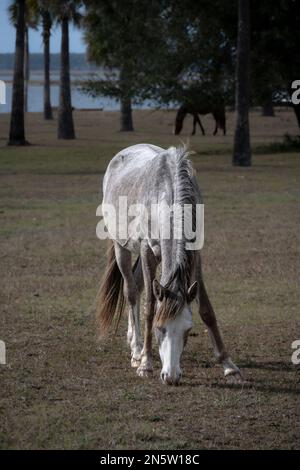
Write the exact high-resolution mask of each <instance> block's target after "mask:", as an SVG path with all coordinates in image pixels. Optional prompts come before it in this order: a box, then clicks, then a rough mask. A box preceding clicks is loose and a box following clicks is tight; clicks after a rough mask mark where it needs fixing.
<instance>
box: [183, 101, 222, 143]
mask: <svg viewBox="0 0 300 470" xmlns="http://www.w3.org/2000/svg"><path fill="white" fill-rule="evenodd" d="M209 113H211V114H212V115H213V117H214V119H215V121H216V126H215V130H214V135H216V133H217V132H218V128H219V127H220V129H222V130H223V133H224V135H226V116H225V106H224V105H223V104H220V105H216V106H210V105H206V106H197V105H194V104H188V103H184V104H182V105H181V106H180V108H179V109H178V111H177V114H176V121H175V134H176V135H178V134H180V132H181V129H182V126H183V121H184V118H185V116H186V115H187V114H192V116H193V117H194V120H193V132H192V135H194V134H195V133H196V124H197V123H198V124H199V126H200V129H201V131H202V135H205V130H204V127H203V126H202V123H201V121H200V118H199V114H209Z"/></svg>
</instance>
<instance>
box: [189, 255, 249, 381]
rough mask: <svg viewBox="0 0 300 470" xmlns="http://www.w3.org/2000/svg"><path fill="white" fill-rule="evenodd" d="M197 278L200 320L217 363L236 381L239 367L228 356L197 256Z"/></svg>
mask: <svg viewBox="0 0 300 470" xmlns="http://www.w3.org/2000/svg"><path fill="white" fill-rule="evenodd" d="M198 264H199V265H198V268H197V270H198V272H197V274H198V275H197V278H198V283H199V290H198V300H199V313H200V317H201V319H202V321H203V322H204V324H205V325H206V326H207V329H208V332H209V336H210V338H211V341H212V345H213V349H214V355H215V358H216V360H217V362H218V363H219V364H221V365H222V367H223V370H224V376H225V377H229V376H230V377H234V378H235V379H236V380H237V381H240V380H241V379H242V375H241V372H240V370H239V368H238V367H237V366H236V365H235V364H234V362H233V361H232V360H231V358H230V357H229V355H228V353H227V351H226V349H225V346H224V343H223V339H222V336H221V333H220V330H219V327H218V324H217V319H216V315H215V312H214V309H213V307H212V305H211V303H210V300H209V297H208V295H207V292H206V288H205V285H204V282H203V278H202V273H201V261H200V256H199V263H198Z"/></svg>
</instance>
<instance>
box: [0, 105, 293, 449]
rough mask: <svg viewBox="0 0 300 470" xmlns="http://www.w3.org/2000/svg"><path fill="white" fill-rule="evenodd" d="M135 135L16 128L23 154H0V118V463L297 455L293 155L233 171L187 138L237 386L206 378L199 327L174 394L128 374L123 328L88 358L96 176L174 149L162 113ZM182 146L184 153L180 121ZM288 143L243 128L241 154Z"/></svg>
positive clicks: (96, 248) (213, 141)
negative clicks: (125, 158) (89, 454)
mask: <svg viewBox="0 0 300 470" xmlns="http://www.w3.org/2000/svg"><path fill="white" fill-rule="evenodd" d="M134 120H135V125H136V132H135V133H128V134H127V133H119V132H118V131H117V130H118V115H117V114H116V113H112V112H110V113H109V112H85V113H84V112H76V113H75V124H76V130H77V136H78V139H77V140H76V141H70V142H62V141H58V140H57V139H56V122H55V121H54V122H50V123H45V122H44V121H42V119H41V116H40V115H38V114H37V115H29V116H28V119H27V127H28V139H29V140H30V142H31V143H32V144H34V145H31V146H29V147H25V148H13V147H11V148H9V147H6V145H5V144H6V139H7V130H8V116H6V115H0V126H1V127H0V182H1V183H0V198H1V205H0V220H1V225H0V244H1V251H0V258H1V263H0V275H1V290H0V302H1V304H0V308H1V316H0V339H1V340H3V341H5V343H6V348H7V365H0V448H3V449H7V448H30V449H31V448H41V449H45V448H67V449H74V448H81V449H88V448H113V449H127V448H130V449H132V448H144V449H191V448H196V449H200V448H205V449H210V448H211V449H215V448H224V449H233V448H235V449H244V448H247V449H253V448H261V449H266V448H290V449H291V448H294V449H296V448H298V449H299V448H300V399H299V398H300V378H299V375H300V370H299V366H295V365H293V364H292V363H291V354H292V349H291V343H292V342H293V341H294V340H296V339H300V315H299V274H300V272H299V271H300V269H299V268H300V265H299V226H300V213H299V198H300V190H299V188H300V185H299V177H300V155H299V154H297V153H285V154H281V153H277V154H256V153H255V154H254V157H253V167H252V168H246V169H241V168H233V167H232V166H231V155H230V152H231V146H232V137H233V128H234V116H233V115H232V114H229V116H228V135H227V136H226V137H223V136H221V135H220V136H217V137H212V135H211V133H212V130H213V122H212V120H211V119H210V118H204V119H203V124H204V127H205V128H206V130H207V134H208V135H207V136H205V137H202V136H200V135H196V136H195V137H193V138H190V145H191V148H192V149H193V150H194V151H195V154H194V156H193V162H194V166H195V167H196V169H197V171H198V178H199V182H200V185H201V187H202V190H203V195H204V202H205V245H204V250H203V265H204V266H203V267H204V274H205V279H206V284H207V287H208V291H209V293H210V297H211V300H212V302H213V304H214V306H215V309H216V311H217V315H218V318H219V322H220V325H221V328H222V331H223V334H224V338H225V341H226V343H227V345H228V349H229V350H230V351H231V353H232V357H233V359H234V360H235V361H236V362H237V363H238V364H239V365H240V367H241V368H242V371H243V374H244V376H245V378H246V382H245V384H236V385H234V384H228V383H226V381H225V380H224V379H223V377H222V371H221V369H220V367H219V366H217V365H215V364H214V361H213V357H212V350H211V345H210V342H209V339H208V335H207V332H206V330H205V328H204V325H203V324H202V323H201V322H200V319H199V318H198V314H197V312H196V311H195V313H194V321H195V325H194V328H193V333H192V335H191V336H190V338H189V341H188V345H187V348H186V351H185V353H184V357H183V362H182V366H183V372H184V376H183V380H182V385H181V386H180V387H174V388H173V387H165V386H163V385H162V384H161V383H160V382H159V379H158V377H159V370H160V363H159V359H158V353H157V349H156V348H155V373H154V377H153V379H149V380H143V379H141V378H139V377H137V376H136V374H135V371H134V370H133V369H131V368H130V354H129V350H128V348H127V345H126V341H125V330H126V325H125V323H126V322H125V319H124V320H123V323H122V324H121V327H120V330H119V332H118V334H117V337H116V338H109V339H107V340H106V341H105V342H103V343H101V344H97V342H96V339H95V338H96V335H95V328H94V320H93V315H94V300H95V296H96V292H97V289H98V285H99V281H100V278H101V275H102V272H103V268H104V262H105V260H104V252H105V249H106V245H105V243H104V242H101V241H99V240H98V239H97V238H96V235H95V228H96V224H97V221H98V219H97V218H96V215H95V212H96V207H97V205H98V204H99V203H100V202H101V181H102V177H103V172H104V171H105V168H106V165H107V162H108V161H109V160H110V158H111V157H112V156H113V155H114V154H115V153H116V152H117V151H119V150H120V149H121V148H123V147H125V146H128V145H130V144H134V143H140V142H149V143H153V144H157V145H162V146H164V147H166V146H169V145H172V144H178V143H179V142H180V139H179V138H177V137H175V136H173V135H172V125H173V121H174V113H173V112H172V111H165V112H162V111H157V112H152V111H136V112H135V113H134ZM184 130H185V132H184V133H183V135H182V136H181V138H182V139H183V140H186V139H187V137H188V134H189V132H190V130H191V119H190V120H188V121H187V122H186V123H185V128H184ZM286 132H289V133H290V134H291V135H296V134H297V132H298V130H297V127H296V122H295V118H294V115H293V114H292V113H290V112H286V111H281V112H278V113H277V117H276V118H262V117H261V116H260V115H259V114H258V113H253V114H252V115H251V133H252V140H253V146H254V150H255V151H256V150H257V151H258V149H259V146H260V145H261V144H264V145H268V144H269V143H271V142H278V141H280V140H281V139H282V136H283V134H284V133H286Z"/></svg>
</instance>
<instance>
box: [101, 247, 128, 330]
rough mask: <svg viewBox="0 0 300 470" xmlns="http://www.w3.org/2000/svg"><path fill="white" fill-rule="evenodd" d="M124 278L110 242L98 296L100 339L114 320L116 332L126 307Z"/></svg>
mask: <svg viewBox="0 0 300 470" xmlns="http://www.w3.org/2000/svg"><path fill="white" fill-rule="evenodd" d="M123 285H124V281H123V276H122V274H121V271H120V270H119V267H118V264H117V261H116V255H115V248H114V244H113V242H112V241H111V240H109V247H108V250H107V264H106V268H105V272H104V276H103V279H102V282H101V285H100V289H99V293H98V296H97V309H96V323H97V329H98V331H99V337H103V336H105V335H106V334H107V332H108V330H109V328H110V327H111V325H112V323H113V320H114V319H115V322H116V330H117V327H118V325H119V322H120V319H121V316H122V313H123V311H124V307H125V298H124V294H123Z"/></svg>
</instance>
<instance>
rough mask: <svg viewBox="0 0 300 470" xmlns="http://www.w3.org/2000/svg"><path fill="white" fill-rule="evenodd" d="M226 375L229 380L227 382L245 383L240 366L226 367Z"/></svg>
mask: <svg viewBox="0 0 300 470" xmlns="http://www.w3.org/2000/svg"><path fill="white" fill-rule="evenodd" d="M224 377H225V379H226V380H227V382H229V383H243V382H244V379H243V376H242V374H241V371H240V370H239V369H238V368H236V369H232V368H228V369H225V371H224Z"/></svg>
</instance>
